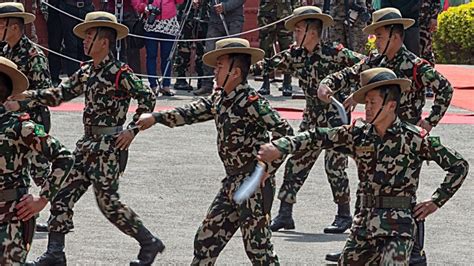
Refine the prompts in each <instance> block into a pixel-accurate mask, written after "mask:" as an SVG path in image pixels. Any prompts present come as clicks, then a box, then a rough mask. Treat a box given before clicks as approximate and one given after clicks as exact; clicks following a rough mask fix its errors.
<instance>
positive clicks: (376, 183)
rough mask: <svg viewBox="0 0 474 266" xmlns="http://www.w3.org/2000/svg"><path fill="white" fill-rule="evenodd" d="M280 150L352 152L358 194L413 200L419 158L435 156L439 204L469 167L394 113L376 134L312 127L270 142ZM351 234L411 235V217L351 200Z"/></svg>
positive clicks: (367, 128) (356, 128)
mask: <svg viewBox="0 0 474 266" xmlns="http://www.w3.org/2000/svg"><path fill="white" fill-rule="evenodd" d="M274 144H275V145H276V147H277V148H278V149H279V150H280V151H281V152H282V153H284V154H287V153H295V152H296V151H299V150H303V149H334V150H336V151H338V152H341V153H344V154H347V155H349V156H351V157H352V158H353V159H354V160H355V162H356V165H357V172H358V176H359V184H358V189H357V196H358V199H360V196H367V195H372V196H391V197H392V196H404V197H411V198H412V203H415V202H416V190H417V188H418V182H419V176H420V169H421V165H422V163H423V161H435V162H436V163H437V164H438V165H439V166H441V168H443V170H445V171H447V172H448V173H447V175H446V177H445V178H444V181H443V182H442V183H441V185H440V186H439V187H438V188H437V189H436V191H435V192H434V193H433V195H432V200H433V202H434V203H435V204H436V205H437V206H439V207H441V206H443V205H444V204H445V203H446V201H448V199H450V198H451V197H452V196H453V195H454V193H455V192H456V191H457V190H458V189H459V187H460V186H461V184H462V182H463V181H464V179H465V178H466V175H467V172H468V164H467V161H466V160H464V159H463V158H462V157H461V155H459V154H458V153H457V152H456V151H454V150H451V149H449V148H447V147H444V146H443V145H442V144H441V142H440V141H439V138H438V137H425V136H423V134H422V133H420V130H419V128H418V127H415V126H413V125H411V124H408V123H405V122H401V120H400V119H399V118H397V119H396V120H395V122H394V123H393V124H392V125H391V127H389V128H388V129H387V132H386V133H385V135H384V136H383V138H381V137H380V136H379V135H378V134H377V133H376V132H375V128H374V127H373V126H372V125H371V124H362V125H355V124H354V125H352V126H342V127H337V128H316V130H311V131H307V132H303V133H300V134H298V135H297V136H295V137H286V138H282V139H279V140H277V141H274ZM356 209H357V210H358V211H357V214H356V216H355V218H354V223H353V227H352V230H353V233H355V234H356V235H359V236H362V237H366V238H371V237H375V236H377V237H378V236H395V235H400V236H407V237H411V236H413V233H414V229H415V222H414V218H413V213H412V210H411V209H389V208H363V206H361V202H360V200H358V201H357V202H356Z"/></svg>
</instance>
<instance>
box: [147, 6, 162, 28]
mask: <svg viewBox="0 0 474 266" xmlns="http://www.w3.org/2000/svg"><path fill="white" fill-rule="evenodd" d="M146 9H147V10H148V19H147V24H153V23H154V22H155V20H156V16H159V15H160V14H161V9H160V8H159V7H156V6H154V5H153V0H148V5H147V7H146Z"/></svg>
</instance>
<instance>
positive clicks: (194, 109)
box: [136, 94, 215, 130]
mask: <svg viewBox="0 0 474 266" xmlns="http://www.w3.org/2000/svg"><path fill="white" fill-rule="evenodd" d="M213 97H214V94H213V95H211V96H209V97H202V98H199V99H198V100H196V101H194V102H192V103H190V104H187V105H185V106H183V107H177V108H175V109H172V110H168V111H162V112H154V113H151V114H150V113H148V114H143V115H141V116H140V118H139V119H138V121H137V123H136V124H137V126H138V127H139V128H140V130H145V129H147V128H149V127H151V126H152V125H154V124H156V123H159V124H163V125H165V126H167V127H177V126H184V125H190V124H194V123H199V122H205V121H209V120H211V119H212V118H213V117H214V112H215V110H214V108H213V100H212V98H213Z"/></svg>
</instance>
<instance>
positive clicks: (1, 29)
mask: <svg viewBox="0 0 474 266" xmlns="http://www.w3.org/2000/svg"><path fill="white" fill-rule="evenodd" d="M8 27H11V25H9V26H8ZM6 28H7V19H5V18H0V40H7V39H8V37H9V35H10V34H11V31H9V30H7V34H6V36H5V29H6Z"/></svg>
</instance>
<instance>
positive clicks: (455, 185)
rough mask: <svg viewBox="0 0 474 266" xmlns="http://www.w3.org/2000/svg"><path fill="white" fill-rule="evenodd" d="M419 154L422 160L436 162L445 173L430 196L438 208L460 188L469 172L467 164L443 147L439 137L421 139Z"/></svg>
mask: <svg viewBox="0 0 474 266" xmlns="http://www.w3.org/2000/svg"><path fill="white" fill-rule="evenodd" d="M420 154H421V158H422V159H424V160H427V161H434V162H436V163H437V164H438V165H439V166H440V167H441V168H442V169H443V170H444V171H446V172H447V174H446V176H445V178H444V180H443V182H442V183H441V184H440V186H439V187H438V188H437V189H436V191H435V192H434V193H433V195H432V196H431V200H432V201H433V203H434V204H436V206H438V207H439V208H440V207H442V206H443V205H444V204H445V203H446V202H447V201H448V200H449V199H450V198H451V197H452V196H453V195H454V194H455V193H456V191H457V190H458V189H459V188H460V187H461V185H462V183H463V182H464V180H465V179H466V176H467V173H468V171H469V164H468V162H467V161H466V160H465V159H464V158H463V157H462V156H461V155H460V154H459V153H457V152H456V151H455V150H453V149H450V148H448V147H445V146H443V145H442V144H441V141H440V139H439V137H427V138H425V139H423V142H422V145H421V149H420Z"/></svg>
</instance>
